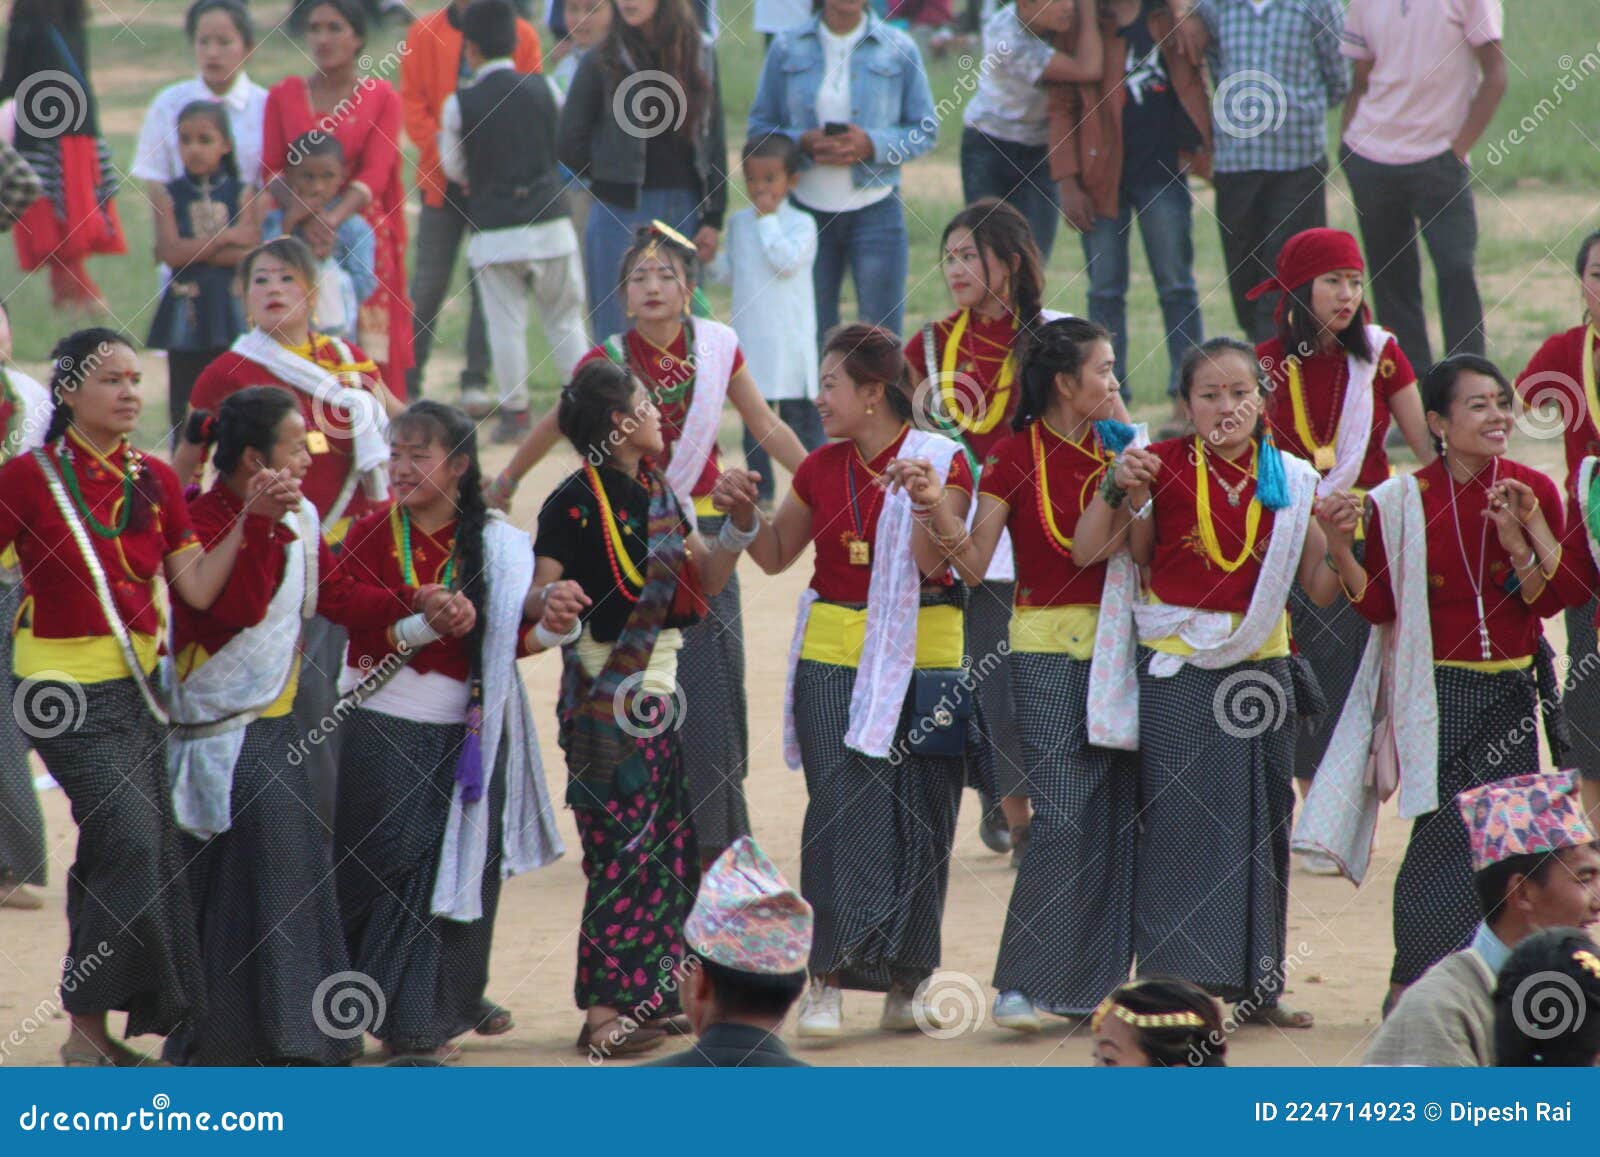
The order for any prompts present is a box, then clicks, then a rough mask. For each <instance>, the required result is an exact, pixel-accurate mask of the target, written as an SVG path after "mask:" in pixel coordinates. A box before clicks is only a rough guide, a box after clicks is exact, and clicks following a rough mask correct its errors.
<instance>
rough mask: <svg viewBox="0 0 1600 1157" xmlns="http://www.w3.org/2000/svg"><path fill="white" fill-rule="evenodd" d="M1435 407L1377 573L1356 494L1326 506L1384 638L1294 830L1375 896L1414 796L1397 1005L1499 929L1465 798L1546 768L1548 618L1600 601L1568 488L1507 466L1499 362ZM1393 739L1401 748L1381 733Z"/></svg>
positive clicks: (1381, 533) (1551, 710) (1381, 504)
mask: <svg viewBox="0 0 1600 1157" xmlns="http://www.w3.org/2000/svg"><path fill="white" fill-rule="evenodd" d="M1422 403H1423V407H1424V410H1425V411H1426V413H1427V417H1428V429H1429V431H1430V433H1431V434H1432V436H1433V439H1434V444H1435V447H1436V448H1437V450H1438V453H1439V458H1438V459H1437V460H1436V461H1434V462H1430V463H1429V464H1428V465H1427V466H1425V467H1423V468H1422V469H1421V470H1419V471H1418V472H1417V473H1416V474H1414V475H1401V476H1398V477H1395V478H1393V479H1391V480H1389V481H1388V482H1385V483H1384V484H1383V485H1381V486H1379V487H1377V488H1376V489H1375V490H1373V491H1372V493H1371V494H1370V495H1369V496H1368V500H1369V503H1370V507H1369V509H1370V515H1369V517H1368V520H1367V526H1366V542H1367V554H1366V560H1365V563H1363V562H1362V561H1360V560H1358V559H1357V558H1356V556H1355V551H1354V543H1353V536H1354V530H1355V526H1356V515H1357V514H1358V513H1359V510H1360V507H1359V505H1358V504H1357V502H1356V500H1355V498H1354V497H1353V496H1351V495H1348V494H1341V495H1335V496H1333V497H1332V498H1331V499H1330V500H1329V503H1328V504H1327V505H1326V506H1325V507H1324V510H1323V511H1319V516H1323V515H1326V516H1327V517H1325V518H1324V526H1325V527H1326V528H1327V533H1328V545H1329V551H1330V553H1331V556H1332V559H1331V561H1332V562H1333V564H1334V565H1335V566H1337V568H1338V573H1339V579H1340V581H1341V582H1342V583H1343V584H1344V588H1345V592H1346V594H1347V595H1348V597H1349V598H1350V600H1351V602H1353V603H1354V604H1355V607H1356V609H1357V610H1359V611H1360V612H1361V614H1362V615H1363V616H1364V617H1365V618H1366V619H1367V620H1368V621H1369V622H1371V623H1374V624H1379V625H1381V626H1382V629H1381V630H1379V631H1374V632H1373V634H1372V637H1371V639H1370V640H1369V642H1368V644H1367V653H1366V655H1365V656H1364V657H1363V660H1362V666H1361V670H1360V672H1359V673H1358V674H1357V677H1356V682H1355V684H1354V685H1353V686H1352V688H1351V690H1350V696H1349V699H1348V700H1347V701H1346V703H1345V708H1344V713H1343V715H1342V716H1341V718H1340V720H1339V725H1338V727H1337V728H1336V729H1335V730H1334V734H1333V737H1332V739H1331V740H1330V742H1329V747H1328V754H1327V756H1326V757H1325V758H1324V760H1323V763H1322V771H1321V774H1319V776H1318V778H1317V779H1316V781H1315V782H1314V783H1313V784H1312V788H1311V793H1310V795H1309V796H1308V797H1307V800H1306V807H1305V814H1304V815H1303V816H1302V817H1301V820H1300V824H1299V827H1298V828H1297V830H1296V833H1295V845H1296V847H1303V848H1308V849H1310V850H1314V851H1320V852H1325V853H1327V854H1329V855H1331V856H1333V857H1334V858H1335V859H1336V860H1337V861H1338V863H1339V864H1340V867H1341V869H1342V870H1343V871H1344V873H1345V874H1346V875H1347V876H1349V877H1350V878H1351V879H1352V880H1354V881H1355V882H1357V883H1360V881H1361V879H1362V877H1363V876H1364V875H1365V872H1366V868H1367V864H1368V861H1369V859H1370V856H1371V850H1372V848H1371V842H1372V825H1373V823H1374V822H1375V820H1376V816H1377V807H1378V802H1379V798H1380V795H1385V794H1387V793H1388V792H1392V791H1393V790H1395V787H1396V785H1397V786H1398V790H1399V794H1400V814H1401V815H1402V816H1403V817H1405V818H1407V819H1411V820H1413V821H1414V822H1413V823H1412V827H1411V838H1410V841H1409V842H1408V843H1407V845H1406V854H1405V859H1404V861H1403V862H1402V863H1401V865H1400V873H1399V875H1398V876H1397V877H1396V879H1395V889H1394V946H1395V955H1394V966H1393V968H1392V970H1391V972H1390V976H1389V980H1390V993H1389V999H1388V1000H1387V1001H1386V1002H1385V1009H1386V1010H1387V1009H1388V1008H1389V1007H1392V1005H1393V1002H1394V1001H1395V1000H1397V999H1399V996H1400V993H1401V992H1403V991H1404V990H1405V988H1406V986H1407V985H1409V984H1410V983H1411V982H1412V981H1414V980H1416V979H1417V977H1419V976H1421V975H1422V974H1423V973H1424V972H1426V971H1427V970H1428V968H1430V967H1431V966H1432V965H1433V964H1434V963H1435V962H1437V961H1439V960H1441V959H1442V958H1444V957H1445V956H1447V955H1449V954H1450V953H1452V952H1454V951H1456V950H1457V949H1459V948H1461V947H1463V946H1464V945H1465V944H1466V942H1467V941H1468V940H1470V939H1471V937H1472V934H1473V931H1474V930H1475V928H1476V927H1477V924H1478V922H1479V921H1480V920H1481V919H1482V916H1483V913H1482V911H1481V910H1480V908H1479V905H1478V901H1477V899H1476V896H1475V894H1474V892H1473V888H1472V862H1471V859H1470V855H1469V851H1470V849H1469V846H1468V837H1467V829H1466V827H1465V826H1464V825H1463V823H1462V821H1461V817H1460V816H1459V815H1458V814H1457V809H1456V808H1455V807H1454V805H1453V804H1452V802H1451V801H1452V800H1453V799H1454V798H1455V797H1456V796H1457V795H1459V794H1460V793H1461V792H1463V791H1465V790H1467V789H1468V788H1472V787H1478V786H1480V785H1482V784H1485V783H1489V782H1491V781H1493V780H1499V779H1505V778H1507V777H1509V776H1514V775H1523V774H1527V773H1530V772H1535V771H1538V770H1539V751H1538V744H1537V743H1535V742H1533V741H1532V738H1531V735H1532V728H1533V725H1534V723H1535V721H1536V720H1537V718H1538V715H1539V712H1540V710H1541V707H1542V708H1543V709H1544V711H1545V723H1546V728H1547V732H1551V731H1552V730H1553V728H1554V725H1555V723H1556V719H1557V717H1558V713H1559V706H1558V696H1557V692H1556V689H1555V686H1554V673H1553V669H1552V664H1551V663H1550V662H1549V661H1548V660H1549V650H1548V647H1547V646H1546V645H1545V644H1543V641H1542V635H1541V628H1540V620H1541V619H1543V618H1546V617H1548V616H1550V615H1553V614H1555V613H1556V611H1558V610H1559V609H1560V608H1561V606H1562V603H1563V600H1567V601H1572V602H1581V601H1582V600H1583V599H1585V598H1587V594H1588V592H1587V591H1586V590H1584V589H1582V587H1581V586H1578V587H1576V589H1575V588H1574V585H1573V584H1572V582H1571V572H1569V569H1568V568H1566V567H1563V566H1561V550H1560V546H1559V543H1560V540H1561V535H1562V532H1563V519H1562V509H1561V495H1560V491H1559V489H1558V488H1557V487H1556V485H1555V483H1553V482H1551V481H1550V479H1549V478H1548V477H1547V476H1546V475H1545V474H1544V473H1543V472H1542V471H1540V470H1537V469H1534V468H1533V467H1531V466H1524V465H1522V464H1521V463H1519V462H1514V461H1512V460H1511V459H1510V458H1507V457H1506V456H1505V455H1506V449H1507V443H1508V441H1509V437H1510V434H1511V427H1512V424H1513V414H1514V410H1513V407H1514V405H1515V402H1514V400H1513V396H1512V392H1511V387H1510V385H1509V383H1508V382H1507V381H1506V379H1505V377H1504V375H1502V374H1501V373H1500V371H1499V369H1497V368H1496V367H1495V365H1494V363H1493V362H1490V361H1488V360H1486V359H1484V358H1481V357H1477V356H1474V355H1466V354H1462V355H1457V356H1456V357H1452V358H1447V359H1445V360H1444V361H1442V362H1439V363H1438V364H1437V365H1435V366H1434V367H1433V369H1431V370H1429V371H1428V375H1427V377H1426V378H1425V379H1424V381H1423V383H1422ZM1339 506H1342V507H1343V509H1344V514H1343V516H1342V517H1339V518H1337V519H1335V518H1334V515H1335V514H1336V513H1337V512H1338V507H1339ZM1419 543H1420V544H1424V545H1419ZM1402 544H1403V548H1402ZM1553 580H1554V581H1553ZM1402 611H1403V613H1397V612H1402ZM1536 658H1537V659H1538V661H1537V662H1536ZM1380 668H1381V669H1382V677H1381V678H1380ZM1541 700H1543V702H1542V703H1541ZM1385 716H1387V720H1388V722H1387V723H1386V724H1383V723H1380V722H1379V721H1381V720H1382V719H1383V718H1384V717H1385ZM1390 731H1392V736H1393V738H1392V741H1391V740H1389V739H1387V738H1382V737H1383V736H1384V735H1386V734H1388V732H1390ZM1375 734H1379V735H1380V740H1381V745H1382V746H1383V747H1384V748H1386V749H1387V750H1388V752H1389V753H1390V754H1388V756H1387V760H1386V762H1387V763H1388V765H1389V766H1390V767H1393V768H1394V769H1395V770H1394V771H1393V772H1392V773H1390V774H1389V776H1388V777H1384V776H1382V775H1380V776H1379V777H1378V782H1377V783H1374V782H1373V776H1372V775H1371V774H1369V773H1368V770H1367V768H1368V763H1369V760H1368V752H1369V750H1370V749H1371V748H1372V747H1373V745H1374V743H1373V737H1374V735H1375ZM1508 735H1515V736H1517V737H1518V741H1515V742H1510V743H1508V742H1507V741H1506V736H1508ZM1384 762H1385V761H1382V760H1380V762H1379V765H1378V766H1379V768H1380V770H1381V769H1382V767H1383V763H1384ZM1324 777H1327V778H1328V780H1329V782H1328V783H1327V784H1324V783H1323V778H1324ZM1386 779H1387V781H1385V780H1386Z"/></svg>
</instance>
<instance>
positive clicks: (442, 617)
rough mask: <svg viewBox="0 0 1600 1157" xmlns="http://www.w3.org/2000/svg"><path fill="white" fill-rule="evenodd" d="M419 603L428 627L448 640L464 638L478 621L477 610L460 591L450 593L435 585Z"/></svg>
mask: <svg viewBox="0 0 1600 1157" xmlns="http://www.w3.org/2000/svg"><path fill="white" fill-rule="evenodd" d="M420 602H421V604H422V608H421V609H422V614H423V617H424V618H426V619H427V620H428V626H430V627H432V628H433V629H434V630H435V631H438V632H439V633H440V634H441V635H444V636H446V637H448V638H453V639H460V638H462V637H464V636H465V635H467V634H468V633H470V632H471V630H472V628H473V626H474V625H475V624H476V623H477V621H478V612H477V608H475V607H474V606H473V605H472V600H471V599H469V598H467V596H466V595H464V594H462V593H461V592H460V591H451V590H449V589H447V588H445V587H442V586H438V585H437V584H435V585H434V586H433V587H432V589H428V590H427V593H426V594H424V595H423V596H422V597H421V599H420Z"/></svg>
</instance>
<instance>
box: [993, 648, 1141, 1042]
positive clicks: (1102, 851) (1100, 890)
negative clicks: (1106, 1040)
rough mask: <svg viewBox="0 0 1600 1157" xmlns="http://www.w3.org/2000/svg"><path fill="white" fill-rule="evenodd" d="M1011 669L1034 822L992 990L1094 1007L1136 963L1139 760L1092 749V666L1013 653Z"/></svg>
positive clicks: (1076, 1009)
mask: <svg viewBox="0 0 1600 1157" xmlns="http://www.w3.org/2000/svg"><path fill="white" fill-rule="evenodd" d="M1010 664H1011V677H1012V686H1013V687H1014V688H1015V691H1016V703H1017V725H1018V729H1019V732H1020V736H1021V748H1022V752H1023V757H1024V759H1025V760H1026V763H1025V766H1026V768H1027V779H1028V783H1029V784H1030V791H1029V794H1030V796H1031V797H1032V799H1033V821H1032V826H1031V829H1030V842H1029V844H1028V854H1027V855H1026V856H1025V857H1023V860H1022V866H1021V867H1020V868H1019V869H1018V870H1017V882H1016V885H1015V886H1014V887H1013V888H1012V890H1011V905H1010V908H1009V910H1008V911H1007V913H1006V928H1005V933H1004V934H1003V935H1002V936H1001V938H1000V957H999V960H998V961H997V962H996V964H995V972H994V986H995V988H997V989H999V990H1000V991H1001V992H1009V991H1012V990H1016V991H1019V992H1021V993H1023V994H1024V995H1026V996H1027V997H1028V998H1029V999H1030V1000H1032V1001H1033V1003H1034V1004H1036V1005H1038V1006H1039V1007H1041V1008H1044V1009H1047V1010H1048V1011H1050V1012H1053V1013H1058V1014H1060V1013H1088V1012H1092V1011H1093V1010H1094V1009H1095V1007H1096V1006H1098V1005H1099V1003H1100V1001H1101V1000H1102V999H1103V998H1104V997H1105V995H1106V993H1108V992H1110V991H1111V990H1112V989H1113V988H1115V987H1116V986H1117V985H1119V984H1121V983H1123V982H1124V981H1125V980H1127V979H1128V974H1129V971H1130V969H1131V967H1132V964H1133V878H1134V874H1133V866H1134V846H1135V837H1136V835H1137V832H1138V826H1139V817H1138V787H1139V768H1138V757H1137V756H1136V755H1134V754H1133V753H1131V752H1122V751H1108V750H1106V749H1105V748H1100V747H1091V746H1090V745H1089V742H1088V736H1087V734H1086V731H1085V704H1086V703H1087V701H1088V694H1089V664H1088V663H1087V662H1084V661H1080V660H1077V659H1071V658H1068V657H1067V656H1066V655H1047V654H1032V653H1025V652H1017V651H1013V652H1012V653H1011V658H1010Z"/></svg>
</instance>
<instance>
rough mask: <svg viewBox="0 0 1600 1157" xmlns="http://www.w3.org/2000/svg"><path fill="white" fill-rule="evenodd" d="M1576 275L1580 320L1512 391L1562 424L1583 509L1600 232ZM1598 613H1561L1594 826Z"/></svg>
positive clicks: (1541, 422) (1599, 347)
mask: <svg viewBox="0 0 1600 1157" xmlns="http://www.w3.org/2000/svg"><path fill="white" fill-rule="evenodd" d="M1574 271H1575V272H1576V273H1577V275H1578V286H1579V289H1580V291H1581V293H1582V300H1583V316H1582V320H1581V321H1580V322H1579V323H1578V324H1577V325H1575V326H1573V327H1572V328H1571V329H1569V330H1566V331H1565V332H1563V333H1558V334H1555V335H1553V336H1551V337H1549V338H1547V339H1545V343H1544V344H1543V345H1542V346H1540V347H1539V350H1538V352H1537V353H1535V354H1534V355H1533V357H1532V358H1531V359H1529V361H1528V365H1527V367H1526V368H1525V369H1524V370H1523V371H1522V373H1521V374H1520V375H1519V376H1518V377H1517V383H1516V385H1517V393H1518V395H1519V396H1520V397H1521V399H1522V402H1523V404H1524V405H1526V406H1528V407H1531V408H1535V409H1543V408H1544V407H1546V406H1549V405H1551V404H1553V405H1554V407H1555V409H1554V412H1553V414H1551V415H1540V414H1533V415H1530V419H1531V421H1532V422H1533V423H1534V424H1535V426H1536V428H1537V427H1539V426H1544V427H1545V428H1548V419H1549V417H1552V416H1553V417H1554V418H1555V420H1556V421H1559V422H1560V424H1561V429H1562V434H1563V437H1564V438H1565V440H1566V466H1567V470H1566V474H1567V480H1566V481H1567V498H1568V501H1569V502H1570V501H1573V500H1574V499H1578V500H1581V501H1583V502H1585V503H1587V502H1588V495H1587V493H1586V492H1585V490H1586V488H1584V487H1580V486H1579V485H1578V468H1579V466H1580V464H1581V463H1582V461H1583V459H1584V458H1585V457H1586V456H1588V455H1591V454H1597V453H1600V425H1597V423H1600V390H1597V389H1596V387H1595V381H1596V378H1597V376H1600V375H1597V373H1596V367H1597V366H1600V232H1595V233H1591V234H1589V235H1588V236H1587V237H1585V238H1584V239H1583V241H1582V242H1581V243H1580V244H1579V245H1578V256H1577V260H1576V261H1575V262H1574ZM1597 610H1600V604H1597V603H1596V601H1595V599H1594V597H1593V593H1592V591H1591V593H1590V595H1589V597H1587V598H1585V599H1584V601H1583V605H1582V606H1575V607H1572V608H1570V609H1569V610H1568V611H1567V612H1566V622H1567V656H1568V658H1569V659H1570V660H1571V665H1570V667H1569V668H1568V672H1567V677H1566V681H1565V682H1566V685H1565V687H1564V688H1563V690H1562V695H1561V706H1562V709H1563V710H1564V711H1565V712H1566V714H1567V718H1568V720H1569V721H1570V723H1571V727H1570V728H1569V732H1570V735H1569V738H1570V741H1571V745H1572V750H1571V753H1570V757H1569V758H1570V761H1571V763H1572V764H1574V765H1576V766H1577V768H1578V770H1579V772H1580V774H1581V776H1582V778H1581V779H1580V780H1579V790H1580V791H1581V792H1582V793H1583V802H1584V807H1585V809H1586V810H1587V811H1588V812H1589V815H1590V816H1591V818H1594V819H1600V677H1597V675H1596V673H1595V672H1594V670H1593V663H1594V660H1593V656H1594V654H1595V650H1596V641H1595V615H1596V612H1597Z"/></svg>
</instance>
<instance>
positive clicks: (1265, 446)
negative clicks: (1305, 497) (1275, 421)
mask: <svg viewBox="0 0 1600 1157" xmlns="http://www.w3.org/2000/svg"><path fill="white" fill-rule="evenodd" d="M1256 497H1257V498H1259V499H1260V500H1261V505H1262V506H1265V507H1266V508H1267V509H1268V510H1282V509H1283V508H1284V507H1286V506H1288V505H1289V476H1288V475H1287V474H1286V473H1284V469H1283V454H1282V453H1281V452H1280V451H1279V450H1278V444H1277V443H1276V442H1274V441H1273V440H1272V427H1270V426H1269V427H1267V432H1266V433H1265V434H1263V435H1262V436H1261V453H1260V457H1259V458H1258V459H1257V461H1256Z"/></svg>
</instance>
